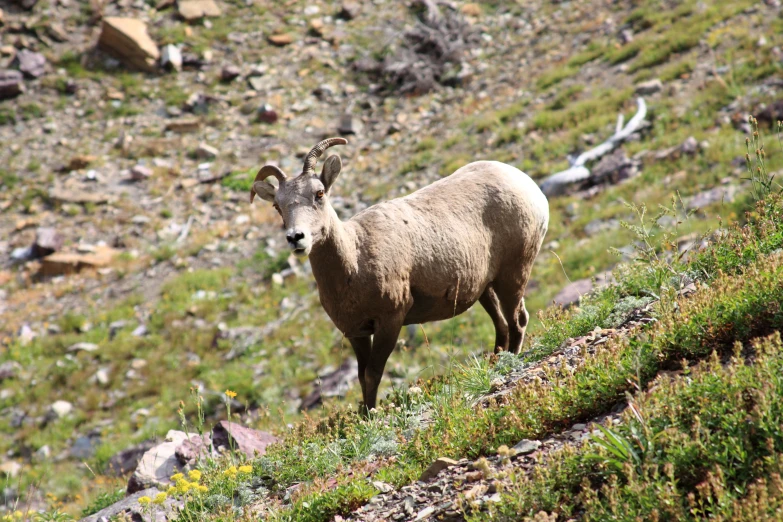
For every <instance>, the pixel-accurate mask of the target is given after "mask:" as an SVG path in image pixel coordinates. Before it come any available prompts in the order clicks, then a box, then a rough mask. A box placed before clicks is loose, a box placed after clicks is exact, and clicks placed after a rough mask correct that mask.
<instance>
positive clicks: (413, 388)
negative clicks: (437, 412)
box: [408, 386, 424, 395]
mask: <svg viewBox="0 0 783 522" xmlns="http://www.w3.org/2000/svg"><path fill="white" fill-rule="evenodd" d="M422 393H424V392H422V391H421V388H419V387H418V386H411V387H410V388H408V395H421V394H422Z"/></svg>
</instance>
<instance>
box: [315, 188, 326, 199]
mask: <svg viewBox="0 0 783 522" xmlns="http://www.w3.org/2000/svg"><path fill="white" fill-rule="evenodd" d="M315 197H316V199H322V198H323V197H324V191H323V190H319V191H318V192H316V193H315Z"/></svg>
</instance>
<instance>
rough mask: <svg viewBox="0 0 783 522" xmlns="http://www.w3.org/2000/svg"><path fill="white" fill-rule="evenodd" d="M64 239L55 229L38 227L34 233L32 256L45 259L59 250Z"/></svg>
mask: <svg viewBox="0 0 783 522" xmlns="http://www.w3.org/2000/svg"><path fill="white" fill-rule="evenodd" d="M64 241H65V238H64V237H63V235H62V234H60V233H59V232H58V231H57V229H55V228H52V227H40V228H39V229H38V230H36V231H35V243H33V252H32V253H33V256H34V257H45V256H48V255H49V254H53V253H55V252H57V251H58V250H60V249H61V248H62V246H63V242H64Z"/></svg>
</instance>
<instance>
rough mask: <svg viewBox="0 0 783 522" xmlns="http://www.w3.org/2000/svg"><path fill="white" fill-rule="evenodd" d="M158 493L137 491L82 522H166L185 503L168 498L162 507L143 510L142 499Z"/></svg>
mask: <svg viewBox="0 0 783 522" xmlns="http://www.w3.org/2000/svg"><path fill="white" fill-rule="evenodd" d="M158 493H160V490H159V489H158V488H154V487H153V488H146V489H142V490H139V491H136V492H134V493H133V494H132V495H129V496H127V497H125V498H124V499H122V500H120V501H119V502H116V503H114V504H112V505H111V506H109V507H107V508H104V509H102V510H100V511H98V512H97V513H94V514H92V515H90V516H89V517H86V518H83V519H81V520H80V522H104V521H108V520H115V519H118V520H133V521H136V522H165V521H166V520H167V519H168V517H167V516H166V513H172V514H175V513H177V511H178V510H179V509H180V508H181V506H182V505H183V501H182V500H180V499H177V498H175V497H171V496H170V497H168V498H166V501H165V502H164V503H163V505H162V506H160V507H158V508H157V509H154V510H150V509H143V508H142V506H141V505H140V504H139V499H140V498H141V497H150V498H155V495H157V494H158ZM123 513H125V515H123Z"/></svg>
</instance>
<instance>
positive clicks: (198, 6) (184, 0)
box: [177, 0, 223, 22]
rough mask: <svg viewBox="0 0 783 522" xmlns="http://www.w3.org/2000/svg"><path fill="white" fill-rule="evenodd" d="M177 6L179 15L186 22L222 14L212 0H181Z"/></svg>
mask: <svg viewBox="0 0 783 522" xmlns="http://www.w3.org/2000/svg"><path fill="white" fill-rule="evenodd" d="M177 6H178V11H179V15H180V16H181V17H182V18H184V19H185V20H187V21H188V22H193V21H195V20H200V19H201V18H205V17H210V16H213V17H214V16H220V15H221V14H223V13H222V11H221V10H220V7H219V6H218V5H217V3H215V1H214V0H181V1H180V2H178V4H177Z"/></svg>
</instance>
